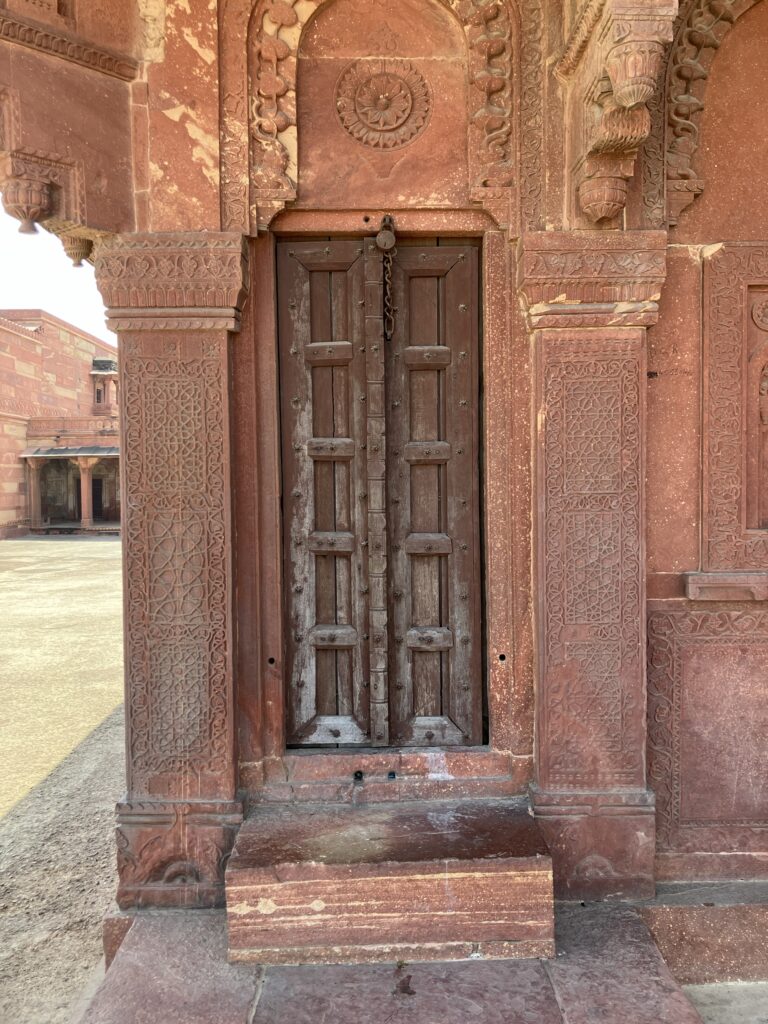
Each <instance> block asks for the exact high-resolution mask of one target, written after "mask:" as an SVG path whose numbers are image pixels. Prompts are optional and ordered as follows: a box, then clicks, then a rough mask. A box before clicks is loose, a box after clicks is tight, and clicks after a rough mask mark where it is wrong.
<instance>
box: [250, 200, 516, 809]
mask: <svg viewBox="0 0 768 1024" xmlns="http://www.w3.org/2000/svg"><path fill="white" fill-rule="evenodd" d="M384 212H387V213H392V214H393V215H394V217H395V223H396V226H397V230H398V233H399V234H402V235H408V236H419V235H423V236H425V237H430V236H436V235H439V236H440V237H441V238H443V237H445V238H448V237H450V236H455V237H468V236H473V237H476V238H479V239H480V241H481V256H480V260H481V309H482V323H481V329H482V333H481V356H482V363H481V366H482V370H481V381H482V395H481V445H480V447H481V451H482V453H483V460H482V478H481V502H480V507H481V516H482V520H483V523H482V527H483V530H482V532H483V540H484V544H483V573H482V577H483V585H484V591H485V593H484V607H485V616H484V622H485V644H484V659H483V660H484V674H485V685H486V689H487V699H488V715H489V741H488V743H487V745H485V746H482V747H476V746H475V747H455V748H451V749H448V748H438V749H434V748H433V749H422V750H419V749H418V748H402V749H397V748H387V749H385V750H381V749H379V750H376V749H374V748H361V749H353V750H339V751H334V750H322V751H312V750H311V749H310V750H293V749H291V750H286V746H285V724H284V723H285V707H284V695H285V681H284V678H283V672H282V660H283V650H284V648H283V636H284V632H283V630H284V624H283V610H284V601H283V591H282V541H281V539H282V518H281V517H282V509H281V467H280V405H279V369H278V362H277V353H278V339H277V308H276V292H277V287H276V285H277V281H276V265H275V245H274V242H275V239H276V237H279V236H286V235H287V236H304V235H306V236H307V237H312V236H314V237H318V236H323V235H340V236H341V235H344V236H350V235H359V236H360V237H361V238H362V237H365V236H370V235H372V234H375V232H376V230H377V229H378V226H379V223H380V221H381V217H382V216H383V214H384ZM250 257H251V270H250V274H251V281H250V284H251V287H250V292H249V296H248V300H247V302H246V305H245V308H244V310H243V322H242V330H241V333H240V335H239V336H236V337H235V338H234V340H233V342H232V350H231V360H232V382H233V385H232V387H233V394H232V402H233V429H232V454H233V468H234V473H233V477H234V482H233V498H234V519H235V581H236V585H235V605H236V606H235V619H236V622H237V643H236V650H235V666H234V667H235V678H236V687H237V701H238V740H239V761H240V783H241V786H242V788H243V789H244V790H245V791H246V792H247V793H249V794H251V795H252V796H253V797H254V798H263V797H264V796H267V798H273V799H286V798H287V799H299V798H307V799H310V798H317V799H325V798H329V799H351V798H352V796H351V794H352V792H353V790H354V788H355V787H354V781H355V780H354V774H355V772H357V773H360V772H362V773H363V779H364V780H368V779H370V780H371V784H370V785H367V786H366V789H367V792H368V799H371V798H372V796H371V794H372V793H373V792H374V789H373V785H372V783H373V782H374V781H379V780H382V781H383V783H384V784H383V786H382V795H381V796H380V797H379V799H387V798H389V799H393V798H394V799H404V798H408V797H409V796H411V795H413V796H421V797H423V796H425V795H429V794H430V793H432V792H439V793H440V794H441V795H443V794H445V792H447V791H450V790H451V787H453V789H455V790H456V791H457V792H458V791H461V793H462V794H465V793H468V792H473V791H477V792H478V793H480V792H482V793H483V794H484V795H501V794H511V793H521V792H524V791H525V790H526V788H527V784H528V782H529V781H530V780H531V779H532V776H533V700H534V694H533V652H534V643H533V625H534V624H533V618H532V617H533V601H532V589H531V550H532V541H533V538H532V529H533V524H532V515H531V436H532V431H531V427H532V419H531V356H530V352H529V340H528V335H527V332H526V330H525V325H524V322H523V318H522V313H521V310H520V307H519V304H518V302H517V298H516V249H515V246H514V243H513V242H511V240H510V238H509V236H508V234H507V233H506V232H504V231H502V230H499V229H498V227H497V226H496V225H495V224H494V222H493V221H492V220H491V219H490V217H488V216H487V215H486V214H484V213H482V212H480V211H414V210H400V211H398V210H387V211H379V210H372V211H358V212H346V211H344V212H340V211H331V212H327V211H326V212H314V211H312V212H304V211H296V210H291V211H286V212H285V213H283V214H281V215H280V216H279V217H278V218H276V220H275V221H274V222H273V225H272V229H271V230H270V231H269V232H267V233H265V234H264V235H261V236H259V237H258V238H255V239H251V243H250ZM393 775H394V779H393ZM395 780H397V787H396V788H397V790H398V792H397V796H394V795H393V791H394V789H395V787H394V786H392V785H391V783H392V782H393V781H395ZM473 781H474V783H475V786H476V790H473ZM386 783H389V785H387V784H386ZM357 784H359V778H358V780H357ZM262 790H266V793H263V792H262ZM387 794H389V796H388V797H387ZM374 798H375V797H374Z"/></svg>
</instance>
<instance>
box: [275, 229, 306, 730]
mask: <svg viewBox="0 0 768 1024" xmlns="http://www.w3.org/2000/svg"><path fill="white" fill-rule="evenodd" d="M277 269H278V282H279V287H278V323H279V336H280V351H281V360H280V370H281V373H280V376H281V395H280V401H281V416H282V420H283V473H284V479H285V481H286V485H287V486H286V487H285V492H284V498H285V506H284V508H285V519H286V521H285V528H284V531H283V537H284V556H283V557H284V565H285V587H286V590H287V595H288V602H287V604H288V607H287V609H286V632H287V636H286V678H287V679H288V680H289V694H288V700H287V711H288V730H287V734H288V741H289V742H297V741H298V740H299V739H300V736H301V730H302V728H303V727H304V726H305V725H306V724H307V723H308V722H310V721H311V720H312V718H313V717H314V716H315V714H316V701H315V657H314V651H313V650H312V649H311V648H310V646H309V644H308V642H307V638H308V637H309V634H310V633H311V630H312V627H313V626H314V624H315V572H314V565H313V556H312V554H311V553H310V551H309V547H308V544H307V537H308V534H309V532H310V531H311V527H312V524H313V522H314V517H315V509H314V506H315V500H314V494H315V486H314V471H313V466H312V463H311V460H310V459H309V458H307V455H306V449H305V443H306V439H307V438H308V437H311V436H312V432H313V414H312V401H311V393H312V388H311V376H310V368H309V367H308V366H307V365H306V363H305V360H304V355H303V353H304V348H305V346H306V344H307V343H308V342H309V340H310V329H311V324H310V279H309V274H308V273H307V271H306V270H305V269H304V268H303V267H302V266H301V264H299V263H298V261H297V260H296V259H295V258H294V257H293V256H291V247H290V245H289V244H287V243H283V244H278V246H277Z"/></svg>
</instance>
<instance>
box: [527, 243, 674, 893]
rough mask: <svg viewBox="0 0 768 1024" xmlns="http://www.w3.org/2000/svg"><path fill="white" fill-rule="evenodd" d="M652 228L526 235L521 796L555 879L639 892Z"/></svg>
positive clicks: (655, 259)
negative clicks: (526, 713)
mask: <svg viewBox="0 0 768 1024" xmlns="http://www.w3.org/2000/svg"><path fill="white" fill-rule="evenodd" d="M664 244H665V241H664V234H663V233H661V232H635V233H631V234H630V233H627V234H616V233H612V234H610V235H608V234H602V233H595V232H574V233H571V234H558V233H555V232H547V233H546V234H537V235H532V236H528V237H526V238H524V240H523V243H522V246H521V249H522V251H521V254H520V286H521V293H522V298H523V301H524V304H525V306H526V309H527V314H528V320H529V324H530V327H531V329H532V332H533V343H534V348H535V356H536V396H537V397H536V424H537V426H536V430H537V438H536V492H537V493H536V506H535V507H536V509H537V514H538V519H537V525H536V547H535V550H536V570H535V572H536V576H535V580H536V582H535V588H536V592H537V594H538V601H537V633H538V689H537V723H536V729H537V735H536V782H535V786H534V788H533V805H534V810H535V813H536V816H537V818H538V819H539V821H540V823H541V825H542V827H543V829H544V832H545V835H546V837H547V839H548V842H549V843H550V847H551V850H552V854H553V860H554V869H555V884H556V889H557V891H558V892H559V894H560V895H561V896H565V897H570V898H585V897H586V898H602V897H605V896H608V895H614V896H639V895H647V894H648V893H652V892H653V888H654V883H653V863H654V853H655V849H654V846H655V843H654V835H655V830H654V802H653V795H652V793H651V792H650V791H649V790H648V788H647V786H646V768H645V739H646V725H645V712H646V689H645V643H644V641H645V542H644V532H645V529H644V497H643V485H644V463H645V455H644V453H645V427H644V410H645V400H644V396H645V327H646V326H647V325H649V324H651V323H653V322H654V321H655V319H656V314H657V307H656V301H655V300H656V298H657V297H658V293H659V290H660V287H661V284H662V282H663V280H664V274H665V251H664Z"/></svg>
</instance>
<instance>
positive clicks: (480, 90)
mask: <svg viewBox="0 0 768 1024" xmlns="http://www.w3.org/2000/svg"><path fill="white" fill-rule="evenodd" d="M326 6H327V7H328V8H329V10H330V11H331V16H332V14H333V11H332V8H333V6H334V5H331V4H329V3H328V0H310V2H301V3H299V2H297V0H223V2H222V3H221V4H220V5H219V27H220V39H221V43H220V53H221V87H220V97H221V124H222V129H221V190H222V223H223V224H224V226H225V227H227V228H230V229H240V230H244V231H247V230H249V229H250V230H252V231H255V230H256V227H257V225H258V226H261V227H264V226H266V225H267V224H268V223H269V222H270V220H271V219H272V217H274V216H275V214H276V213H277V212H279V210H281V209H282V208H283V207H284V206H285V204H286V203H287V202H291V201H293V200H295V198H296V195H297V186H298V183H299V173H298V162H297V161H298V157H299V155H300V153H301V147H302V145H303V144H304V141H305V140H302V139H301V138H300V136H301V132H300V131H299V129H298V128H297V123H296V108H297V70H298V63H299V62H298V59H297V58H298V55H299V49H300V46H303V39H302V33H305V31H308V32H311V31H312V28H313V26H314V25H315V24H316V23H318V22H319V20H320V19H319V18H318V17H315V15H318V14H319V15H320V16H322V15H323V13H324V10H323V9H324V8H325V7H326ZM418 6H419V7H420V8H422V10H420V11H419V15H418V16H419V18H421V17H423V16H426V17H427V19H428V21H429V20H431V22H432V23H433V24H434V23H436V22H437V21H438V20H440V19H442V18H444V17H445V13H444V12H451V16H449V18H448V22H447V24H449V25H450V24H451V23H453V24H454V25H455V24H456V23H458V27H459V29H460V31H462V33H463V36H464V39H463V40H462V50H463V52H464V53H468V54H469V62H470V65H471V74H465V75H464V76H463V78H462V83H461V86H460V88H459V89H458V90H457V91H455V93H453V94H452V95H451V97H449V99H450V101H451V102H452V103H453V104H454V106H455V107H456V111H457V114H458V115H459V116H460V117H461V119H462V120H463V121H464V124H465V125H466V126H467V129H466V131H465V135H464V139H463V141H462V143H461V147H460V149H456V148H455V149H454V150H453V154H452V155H453V157H454V158H457V157H459V155H461V159H462V160H463V159H465V154H466V158H468V161H469V167H470V171H469V176H468V177H467V175H466V173H465V174H464V175H463V179H464V181H463V184H464V186H465V187H467V186H468V187H469V188H470V189H471V192H472V195H471V200H472V202H473V203H478V204H479V205H481V206H482V207H484V208H485V209H487V210H489V212H491V213H492V215H493V216H495V217H497V219H500V220H501V221H503V222H504V224H505V225H506V224H507V222H508V221H510V219H511V220H512V221H513V222H514V221H517V219H518V216H519V213H518V196H519V210H520V213H521V214H522V218H523V221H524V223H525V224H526V225H527V226H528V227H530V228H536V227H539V226H540V221H541V217H542V196H543V188H542V160H543V116H542V95H543V61H542V36H543V14H542V5H541V3H540V2H539V0H535V2H530V3H526V4H524V5H523V4H521V5H518V4H516V3H514V2H513V0H466V2H465V0H430V2H429V4H423V5H418ZM413 10H414V7H413V5H409V4H403V5H402V10H400V9H399V5H398V4H391V5H389V4H388V5H375V6H374V8H373V9H371V8H369V9H368V13H367V14H366V15H365V17H364V18H363V19H362V21H361V19H360V18H359V17H357V18H355V19H354V20H353V21H352V22H350V19H349V18H347V19H346V22H345V23H344V19H342V22H343V24H342V31H343V32H345V33H346V34H347V36H348V35H349V32H350V31H352V33H353V34H355V33H357V34H358V36H360V26H361V24H362V25H363V27H364V28H365V25H366V24H367V23H368V21H370V18H371V17H372V16H373V17H375V18H379V19H381V18H384V19H385V20H386V19H387V18H390V17H393V18H394V19H395V20H396V21H398V22H399V23H400V27H401V28H402V29H405V32H406V39H408V40H409V44H410V45H413V42H414V40H418V39H419V36H420V35H421V34H423V33H421V32H420V31H417V29H416V28H415V26H414V25H413V24H412V21H413ZM364 34H365V33H364V32H363V35H364ZM369 35H370V32H369ZM395 35H396V31H395V32H393V30H392V29H386V27H385V28H384V29H383V30H382V31H381V32H378V33H375V38H374V40H373V43H372V44H371V41H370V39H369V40H368V43H369V46H368V50H367V51H366V52H365V53H364V54H363V53H361V52H360V50H359V48H358V50H357V51H356V52H355V53H354V54H349V53H347V54H345V56H347V57H348V59H349V60H352V59H353V57H355V58H360V57H362V56H371V57H376V58H380V59H401V60H403V59H408V56H409V55H408V54H406V53H404V52H403V51H402V47H397V46H394V47H393V44H392V39H393V37H394V36H395ZM426 41H427V43H429V33H427V39H426ZM363 42H365V40H363ZM371 45H373V49H371ZM398 50H399V52H397V51H398ZM334 52H335V53H336V54H337V55H339V56H340V55H341V54H342V48H341V47H340V45H339V40H337V41H336V43H335V45H334ZM435 55H436V51H435V50H434V47H433V50H432V52H431V54H430V56H432V57H434V56H435ZM465 59H466V58H465ZM337 77H338V76H337ZM334 85H335V83H334ZM432 95H433V97H434V96H435V95H436V93H435V87H434V86H433V87H432ZM438 95H439V93H438ZM439 98H440V99H441V101H442V100H444V99H445V97H443V96H441V95H440V96H439ZM457 104H458V106H457ZM449 127H450V125H449ZM365 205H366V206H367V205H370V204H369V203H367V204H365ZM406 205H407V204H406Z"/></svg>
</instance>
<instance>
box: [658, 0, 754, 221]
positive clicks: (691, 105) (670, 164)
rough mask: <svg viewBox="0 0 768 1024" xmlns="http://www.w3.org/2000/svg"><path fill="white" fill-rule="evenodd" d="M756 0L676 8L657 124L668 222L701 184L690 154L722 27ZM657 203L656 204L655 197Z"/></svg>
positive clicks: (715, 0) (696, 2)
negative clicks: (660, 118)
mask: <svg viewBox="0 0 768 1024" xmlns="http://www.w3.org/2000/svg"><path fill="white" fill-rule="evenodd" d="M757 3H760V0H693V2H690V3H689V4H688V6H687V7H686V8H685V10H684V11H683V12H681V18H680V20H679V24H678V26H677V29H676V33H675V40H674V44H673V46H672V50H671V52H670V56H669V64H668V71H667V88H666V105H665V107H663V108H662V111H663V114H665V115H666V123H665V124H664V125H662V126H661V130H662V131H665V133H666V145H665V152H664V157H665V167H666V175H665V177H666V213H667V219H668V221H669V223H670V225H674V224H676V223H677V221H678V219H679V217H680V214H681V213H682V211H683V210H685V209H686V207H688V206H690V204H691V203H692V202H693V201H694V199H696V197H697V196H698V195H701V193H702V191H703V190H704V181H703V180H702V179H701V178H700V177H699V176H698V174H697V173H696V169H695V157H696V152H697V150H698V148H699V129H700V125H701V120H702V117H703V116H704V110H705V98H706V89H707V82H708V79H709V73H710V70H711V67H712V62H713V61H714V59H715V56H716V54H717V51H718V49H719V47H720V45H721V43H722V41H723V39H724V38H725V36H726V35H727V34H728V32H729V31H730V30H731V29H732V28H733V26H734V25H735V24H736V22H737V21H738V20H739V18H741V16H742V15H743V14H746V13H747V11H749V10H751V9H752V8H753V7H754V6H755V5H756V4H757ZM658 170H660V169H658ZM658 205H662V204H659V203H658V200H657V206H658ZM662 210H663V205H662ZM657 219H658V218H657Z"/></svg>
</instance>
